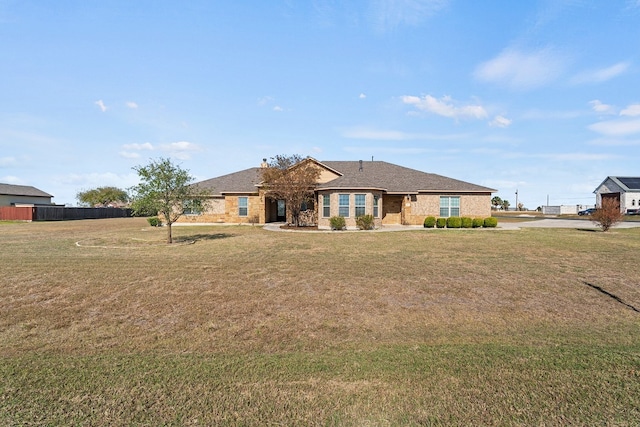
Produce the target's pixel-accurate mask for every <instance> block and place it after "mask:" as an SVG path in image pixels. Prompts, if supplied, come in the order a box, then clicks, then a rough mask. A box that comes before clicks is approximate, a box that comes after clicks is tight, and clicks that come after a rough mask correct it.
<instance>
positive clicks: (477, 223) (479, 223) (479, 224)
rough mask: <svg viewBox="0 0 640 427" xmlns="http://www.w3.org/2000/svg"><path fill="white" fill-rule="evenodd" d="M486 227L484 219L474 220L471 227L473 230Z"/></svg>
mask: <svg viewBox="0 0 640 427" xmlns="http://www.w3.org/2000/svg"><path fill="white" fill-rule="evenodd" d="M483 225H484V219H482V218H473V224H471V226H472V227H473V228H478V227H482V226H483Z"/></svg>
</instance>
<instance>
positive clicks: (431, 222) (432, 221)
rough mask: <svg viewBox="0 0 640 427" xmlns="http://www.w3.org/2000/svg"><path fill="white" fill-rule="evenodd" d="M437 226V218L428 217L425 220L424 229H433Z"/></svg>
mask: <svg viewBox="0 0 640 427" xmlns="http://www.w3.org/2000/svg"><path fill="white" fill-rule="evenodd" d="M434 225H436V217H435V216H428V217H426V218H425V219H424V227H425V228H433V226H434Z"/></svg>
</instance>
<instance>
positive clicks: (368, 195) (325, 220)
mask: <svg viewBox="0 0 640 427" xmlns="http://www.w3.org/2000/svg"><path fill="white" fill-rule="evenodd" d="M325 194H328V195H329V197H330V214H329V216H328V217H325V216H323V213H324V205H323V203H324V197H323V196H324V195H325ZM340 194H348V195H349V216H347V217H345V222H346V224H347V228H351V229H353V228H356V216H355V212H356V197H355V195H356V194H364V195H365V208H364V213H365V215H373V200H374V196H377V197H378V217H377V218H374V223H375V227H376V228H379V227H380V226H381V225H382V219H381V214H382V212H383V210H382V209H383V203H384V202H383V197H382V194H381V192H379V191H354V192H349V191H323V192H320V193H319V194H318V202H317V203H316V206H317V218H318V228H320V229H329V228H331V225H330V222H329V218H331V217H332V216H338V213H339V210H340V206H339V203H340V201H339V199H340V196H339V195H340Z"/></svg>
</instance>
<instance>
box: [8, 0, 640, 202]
mask: <svg viewBox="0 0 640 427" xmlns="http://www.w3.org/2000/svg"><path fill="white" fill-rule="evenodd" d="M0 40H1V43H0V58H1V59H0V67H1V71H0V76H2V77H1V78H0V182H3V183H12V184H21V185H33V186H35V187H37V188H39V189H41V190H44V191H46V192H48V193H51V194H53V195H54V196H55V197H54V202H56V203H61V204H62V203H66V204H70V205H75V204H76V203H77V201H76V198H75V197H76V194H77V192H78V191H82V190H87V189H91V188H95V187H98V186H105V185H110V186H117V187H120V188H128V187H131V186H133V185H135V184H136V183H137V182H138V177H137V175H136V173H135V171H134V170H133V169H132V167H134V166H137V165H144V164H147V163H148V162H149V161H150V160H151V159H157V158H160V157H165V158H166V157H169V158H171V159H172V160H174V161H175V162H176V163H178V164H179V165H180V166H181V167H182V168H184V169H188V170H189V171H190V172H191V174H192V175H193V176H194V177H195V178H196V179H197V180H203V179H208V178H212V177H215V176H219V175H223V174H227V173H230V172H234V171H237V170H241V169H245V168H249V167H255V166H258V165H259V164H260V162H261V160H262V158H265V157H266V158H270V157H273V156H275V155H278V154H300V155H302V156H312V157H314V158H316V159H318V160H361V159H362V160H370V159H371V158H374V159H375V160H384V161H388V162H392V163H396V164H400V165H403V166H407V167H411V168H415V169H419V170H422V171H425V172H433V173H438V174H441V175H445V176H449V177H452V178H457V179H461V180H465V181H469V182H472V183H475V184H480V185H485V186H489V187H492V188H496V189H498V190H499V191H498V193H497V195H498V196H500V197H502V198H504V199H508V200H509V201H510V202H511V204H512V205H514V204H515V192H516V190H517V191H518V197H519V201H520V202H522V203H524V205H525V206H526V207H527V208H532V209H534V208H536V207H537V206H540V205H543V204H546V202H547V198H549V202H550V204H552V205H554V204H592V203H593V201H594V195H593V194H592V192H593V190H594V189H595V187H596V186H597V185H598V184H600V182H602V181H603V180H604V179H605V177H606V176H608V175H619V176H625V175H626V176H640V81H639V78H640V0H618V1H616V0H610V1H601V0H591V1H590V0H548V1H533V0H532V1H517V2H516V1H492V2H491V1H482V2H479V1H469V0H467V1H461V0H460V1H457V0H370V1H365V0H353V1H346V0H345V1H340V0H315V1H302V0H300V1H294V0H270V1H257V0H256V1H248V0H247V1H238V0H234V1H232V0H221V1H198V0H192V1H164V0H137V1H130V0H127V1H124V0H102V1H94V0H56V1H41V0H40V1H32V0H0Z"/></svg>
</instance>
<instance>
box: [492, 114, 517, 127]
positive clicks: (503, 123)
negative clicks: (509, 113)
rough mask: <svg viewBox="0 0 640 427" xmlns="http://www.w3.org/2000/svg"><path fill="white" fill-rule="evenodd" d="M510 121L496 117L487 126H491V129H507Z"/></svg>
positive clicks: (502, 117)
mask: <svg viewBox="0 0 640 427" xmlns="http://www.w3.org/2000/svg"><path fill="white" fill-rule="evenodd" d="M511 122H512V120H511V119H507V118H506V117H504V116H496V117H495V118H494V119H493V120H492V121H491V122H490V123H489V125H491V126H493V127H499V128H507V127H509V126H510V125H511Z"/></svg>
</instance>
